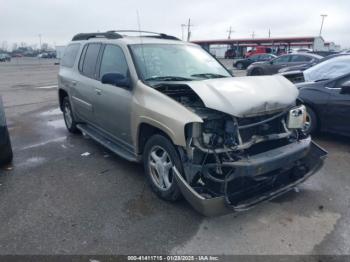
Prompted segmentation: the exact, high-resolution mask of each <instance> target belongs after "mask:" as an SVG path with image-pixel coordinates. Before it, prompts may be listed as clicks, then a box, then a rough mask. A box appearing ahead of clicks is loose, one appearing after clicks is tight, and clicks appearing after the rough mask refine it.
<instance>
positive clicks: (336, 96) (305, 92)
mask: <svg viewBox="0 0 350 262" xmlns="http://www.w3.org/2000/svg"><path fill="white" fill-rule="evenodd" d="M349 72H350V70H349ZM322 78H323V77H322ZM298 87H299V88H300V93H299V97H300V99H301V100H302V101H303V102H304V103H305V105H306V111H307V119H306V125H305V128H304V131H305V132H306V133H313V132H315V131H318V130H320V131H325V132H332V133H338V134H341V135H345V136H350V121H349V115H350V73H348V74H346V75H341V76H338V77H334V78H333V77H331V78H330V79H328V80H320V81H316V82H311V83H310V82H309V83H303V84H299V85H298Z"/></svg>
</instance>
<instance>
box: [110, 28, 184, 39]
mask: <svg viewBox="0 0 350 262" xmlns="http://www.w3.org/2000/svg"><path fill="white" fill-rule="evenodd" d="M108 32H112V33H140V34H141V33H146V34H151V35H142V37H154V38H161V39H169V40H180V39H179V38H177V37H175V36H172V35H167V34H164V33H157V32H151V31H140V30H111V31H108Z"/></svg>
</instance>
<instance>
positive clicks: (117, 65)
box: [100, 45, 128, 78]
mask: <svg viewBox="0 0 350 262" xmlns="http://www.w3.org/2000/svg"><path fill="white" fill-rule="evenodd" d="M107 73H118V74H122V75H123V76H124V77H127V75H128V64H127V62H126V59H125V56H124V53H123V50H122V49H121V48H120V47H119V46H115V45H106V48H105V50H104V52H103V56H102V61H101V69H100V77H101V78H102V76H103V75H104V74H107Z"/></svg>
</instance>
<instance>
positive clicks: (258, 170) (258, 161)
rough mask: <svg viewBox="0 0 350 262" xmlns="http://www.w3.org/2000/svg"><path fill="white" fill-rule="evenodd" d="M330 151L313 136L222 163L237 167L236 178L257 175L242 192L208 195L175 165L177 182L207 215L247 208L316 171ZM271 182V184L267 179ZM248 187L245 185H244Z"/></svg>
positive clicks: (292, 186) (286, 189) (183, 191)
mask: <svg viewBox="0 0 350 262" xmlns="http://www.w3.org/2000/svg"><path fill="white" fill-rule="evenodd" d="M326 155H327V152H326V151H325V150H324V149H322V148H321V147H319V146H318V145H317V144H316V143H314V142H312V141H311V139H310V138H306V139H303V140H300V141H298V142H295V143H292V144H289V145H286V146H283V147H279V148H276V149H273V150H270V151H267V152H264V153H261V154H257V155H255V156H251V157H250V158H249V159H245V160H239V161H235V162H227V163H223V166H229V167H232V168H233V169H234V176H235V178H239V177H247V178H254V179H255V180H256V181H259V178H263V179H261V181H263V182H261V183H260V182H255V184H254V186H251V187H249V186H247V187H246V190H242V191H241V192H240V193H239V194H237V193H236V192H232V191H230V190H227V191H226V192H225V193H224V194H222V195H221V196H215V197H210V198H208V197H207V196H206V195H205V194H204V195H201V194H200V193H201V190H198V188H196V187H191V186H190V185H189V184H188V183H187V182H186V180H185V179H184V178H183V176H182V175H181V174H180V173H179V171H178V170H177V169H176V168H175V167H174V168H173V169H174V174H175V178H176V182H177V184H178V186H179V188H180V190H181V192H182V194H183V196H184V197H185V198H186V200H187V201H188V202H189V203H190V204H191V205H192V206H193V207H194V208H195V209H196V210H197V211H198V212H199V213H201V214H203V215H205V216H215V215H222V214H226V213H229V212H232V211H244V210H247V209H249V208H251V207H253V206H255V205H257V204H259V203H261V202H264V201H268V200H271V199H273V198H275V197H278V196H280V195H282V194H284V193H286V192H288V191H289V190H291V189H293V188H294V187H296V186H297V185H299V184H300V183H302V182H304V181H305V180H306V179H307V178H309V177H310V176H312V175H313V174H315V173H316V172H317V171H318V170H319V169H320V168H321V167H322V165H323V161H324V158H325V156H326ZM266 181H268V183H267V182H266ZM244 189H245V188H244Z"/></svg>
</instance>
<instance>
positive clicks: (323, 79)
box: [314, 78, 329, 82]
mask: <svg viewBox="0 0 350 262" xmlns="http://www.w3.org/2000/svg"><path fill="white" fill-rule="evenodd" d="M326 80H329V78H321V79H317V80H315V81H314V82H322V81H326Z"/></svg>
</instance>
